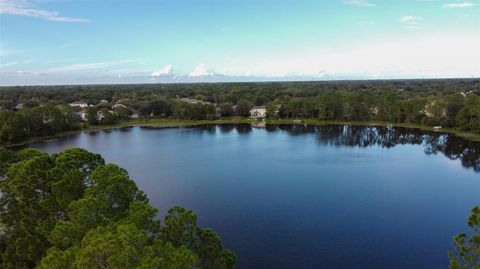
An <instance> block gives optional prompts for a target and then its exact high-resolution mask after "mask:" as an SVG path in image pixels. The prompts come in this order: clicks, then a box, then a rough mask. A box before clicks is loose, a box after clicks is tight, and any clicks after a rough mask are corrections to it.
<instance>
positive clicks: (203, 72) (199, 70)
mask: <svg viewBox="0 0 480 269" xmlns="http://www.w3.org/2000/svg"><path fill="white" fill-rule="evenodd" d="M213 75H214V73H213V72H211V71H209V70H207V68H206V67H205V65H204V64H199V65H197V66H196V67H195V69H193V71H192V72H191V73H190V74H188V76H189V77H207V76H213Z"/></svg>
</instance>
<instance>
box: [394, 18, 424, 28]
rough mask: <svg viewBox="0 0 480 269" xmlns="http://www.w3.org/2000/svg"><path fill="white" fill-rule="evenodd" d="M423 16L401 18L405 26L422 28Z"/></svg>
mask: <svg viewBox="0 0 480 269" xmlns="http://www.w3.org/2000/svg"><path fill="white" fill-rule="evenodd" d="M422 20H423V18H421V17H415V16H403V17H401V18H400V22H401V23H402V24H403V26H404V27H405V28H409V29H414V30H420V29H422V26H421V21H422Z"/></svg>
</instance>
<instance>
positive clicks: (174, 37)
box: [0, 0, 480, 85]
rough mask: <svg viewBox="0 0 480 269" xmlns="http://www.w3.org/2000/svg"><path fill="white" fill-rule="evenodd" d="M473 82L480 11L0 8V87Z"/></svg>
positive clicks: (125, 5)
mask: <svg viewBox="0 0 480 269" xmlns="http://www.w3.org/2000/svg"><path fill="white" fill-rule="evenodd" d="M458 77H467V78H470V77H477V78H478V77H480V0H156V1H154V0H0V85H52V84H97V83H150V82H151V83H155V82H165V83H172V82H173V83H181V82H219V81H227V82H229V81H277V80H278V81H286V80H337V79H403V78H458Z"/></svg>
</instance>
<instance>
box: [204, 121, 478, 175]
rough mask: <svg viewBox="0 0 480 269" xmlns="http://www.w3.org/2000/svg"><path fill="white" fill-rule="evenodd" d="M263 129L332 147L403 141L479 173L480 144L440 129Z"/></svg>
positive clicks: (240, 127)
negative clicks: (310, 136)
mask: <svg viewBox="0 0 480 269" xmlns="http://www.w3.org/2000/svg"><path fill="white" fill-rule="evenodd" d="M218 129H219V130H220V132H222V133H228V132H231V131H234V130H235V131H236V132H237V133H239V134H248V133H249V132H251V131H252V125H250V124H224V125H219V126H218ZM198 130H200V131H205V132H206V133H210V134H213V133H215V131H216V130H217V128H216V127H215V125H205V126H201V127H199V128H198ZM265 130H266V131H267V132H275V131H284V132H287V133H288V134H289V135H292V136H297V135H303V134H307V133H310V134H316V135H317V141H318V143H320V144H325V145H335V146H351V147H370V146H381V147H385V148H391V147H394V146H396V145H406V144H410V145H423V147H424V151H425V154H438V153H442V154H443V155H445V156H446V157H447V158H449V159H451V160H460V161H461V162H462V165H463V166H464V167H466V168H473V170H475V171H476V172H480V143H478V142H472V141H468V140H465V139H462V138H460V137H456V136H454V135H449V134H445V133H440V132H427V131H423V130H419V129H409V128H401V127H391V126H387V127H379V126H352V125H326V126H315V125H306V124H296V125H276V124H267V125H266V126H265Z"/></svg>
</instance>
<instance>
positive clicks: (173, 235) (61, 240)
mask: <svg viewBox="0 0 480 269" xmlns="http://www.w3.org/2000/svg"><path fill="white" fill-rule="evenodd" d="M0 192H1V196H0V254H1V255H0V267H1V268H4V269H28V268H39V269H68V268H72V269H73V268H78V269H80V268H117V269H122V268H124V269H132V268H139V269H140V268H144V269H147V268H149V269H150V268H162V269H169V268H170V269H181V268H185V269H186V268H189V269H190V268H211V269H228V268H234V267H235V264H236V257H235V255H234V254H233V253H232V252H231V251H229V250H228V249H226V248H224V247H223V245H222V241H221V240H220V238H219V237H218V235H217V234H215V233H214V232H213V231H211V230H209V229H204V228H200V227H198V226H197V223H196V215H195V214H194V213H193V212H192V211H190V210H186V209H183V208H181V207H174V208H172V209H170V210H169V212H168V214H167V216H166V217H165V219H164V221H163V222H162V223H160V221H158V220H157V218H156V217H157V216H156V213H157V210H156V209H155V208H153V207H152V206H151V205H150V204H149V201H148V199H147V197H146V195H145V194H144V193H143V192H142V191H141V190H139V189H138V188H137V186H136V184H135V183H134V181H133V180H131V179H130V178H129V176H128V173H127V171H125V170H124V169H122V168H120V167H118V166H116V165H114V164H106V163H105V161H104V159H103V158H102V157H101V156H100V155H98V154H93V153H90V152H87V151H85V150H83V149H78V148H75V149H67V150H65V151H64V152H61V153H58V154H53V155H49V154H47V153H44V152H40V151H38V150H34V149H24V150H21V151H19V152H16V153H15V152H13V151H9V150H6V149H2V148H0Z"/></svg>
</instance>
